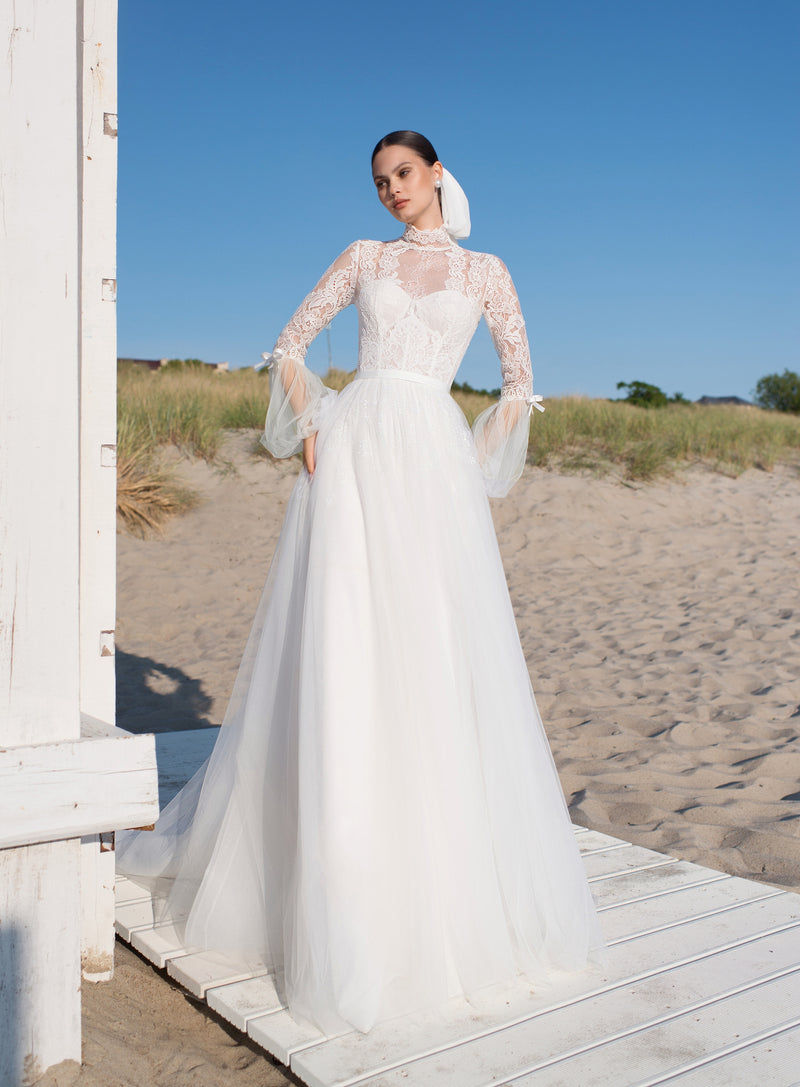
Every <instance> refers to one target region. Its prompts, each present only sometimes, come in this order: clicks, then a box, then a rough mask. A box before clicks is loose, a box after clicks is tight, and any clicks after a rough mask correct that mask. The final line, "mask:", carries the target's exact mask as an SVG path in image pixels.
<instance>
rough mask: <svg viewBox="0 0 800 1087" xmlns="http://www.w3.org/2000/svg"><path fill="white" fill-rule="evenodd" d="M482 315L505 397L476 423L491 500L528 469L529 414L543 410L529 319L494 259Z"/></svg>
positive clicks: (477, 443)
mask: <svg viewBox="0 0 800 1087" xmlns="http://www.w3.org/2000/svg"><path fill="white" fill-rule="evenodd" d="M483 316H484V318H485V320H486V324H487V325H488V326H489V331H490V332H491V334H492V341H493V342H494V346H495V349H496V351H497V354H498V355H499V357H500V367H501V371H502V375H503V385H502V389H501V391H500V399H499V400H498V402H497V403H496V404H493V405H492V406H491V407H490V408H487V409H486V410H485V411H482V412H481V414H480V415H479V416H478V417H477V419H476V420H475V422H474V423H473V424H472V433H473V436H474V438H475V448H476V451H477V454H478V461H479V463H480V466H481V471H482V472H483V478H484V482H485V484H486V492H487V494H488V495H489V496H490V497H491V498H502V497H503V495H506V494H508V492H509V491H510V490H511V488H512V487H513V486H514V484H515V483H516V482H517V480H518V479H519V477H520V476H521V475H522V470H523V468H524V467H525V458H526V456H527V453H528V434H529V431H530V415H531V412H532V410H533V408H534V407H536V408H537V409H538V410H539V411H544V408H543V407H542V406H541V399H542V398H541V397H540V396H534V395H533V376H532V373H531V358H530V352H529V350H528V338H527V335H526V333H525V321H524V320H523V317H522V312H521V311H520V308H519V299H518V298H517V292H516V290H515V289H514V284H513V283H512V281H511V276H510V275H509V274H508V269H507V268H506V266H505V265H504V264H503V262H502V261H500V260H497V258H494V261H493V265H492V269H491V271H490V274H489V277H488V280H487V286H486V293H485V295H484V302H483Z"/></svg>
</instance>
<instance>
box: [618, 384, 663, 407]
mask: <svg viewBox="0 0 800 1087" xmlns="http://www.w3.org/2000/svg"><path fill="white" fill-rule="evenodd" d="M617 388H618V389H627V390H628V393H627V396H626V397H625V402H626V403H628V404H635V405H636V407H638V408H665V407H666V406H667V404H668V403H669V397H668V396H667V394H666V393H665V392H663V391H662V390H661V389H659V387H658V385H648V384H647V382H646V381H618V382H617Z"/></svg>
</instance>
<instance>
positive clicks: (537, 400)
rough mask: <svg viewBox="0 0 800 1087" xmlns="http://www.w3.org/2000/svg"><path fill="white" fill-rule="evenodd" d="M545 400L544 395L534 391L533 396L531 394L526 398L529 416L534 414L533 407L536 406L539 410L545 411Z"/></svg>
mask: <svg viewBox="0 0 800 1087" xmlns="http://www.w3.org/2000/svg"><path fill="white" fill-rule="evenodd" d="M543 400H544V397H543V396H539V395H538V394H537V393H534V395H533V396H529V397H528V398H527V399H526V401H525V403H526V404H527V405H528V415H529V416H530V415H533V409H534V408H536V410H537V411H544V404H543V403H542V401H543Z"/></svg>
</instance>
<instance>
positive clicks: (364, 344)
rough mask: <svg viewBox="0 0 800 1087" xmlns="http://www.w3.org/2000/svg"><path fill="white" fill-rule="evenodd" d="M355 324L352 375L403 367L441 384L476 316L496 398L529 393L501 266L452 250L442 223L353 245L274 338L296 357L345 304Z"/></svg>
mask: <svg viewBox="0 0 800 1087" xmlns="http://www.w3.org/2000/svg"><path fill="white" fill-rule="evenodd" d="M353 302H355V304H356V306H357V308H358V312H359V319H360V330H359V369H362V370H368V369H402V370H411V371H414V372H417V373H421V374H425V375H428V376H430V377H435V378H438V379H439V380H441V381H444V382H447V383H448V384H450V383H451V382H452V381H453V378H454V377H455V374H456V371H457V370H458V367H459V365H460V363H461V360H462V358H463V357H464V352H465V351H466V349H467V347H468V345H469V342H470V340H471V339H472V336H473V334H474V332H475V329H476V327H477V325H478V322H479V320H480V318H481V315H483V317H484V318H485V320H486V323H487V325H488V326H489V330H490V332H491V335H492V340H493V342H494V345H495V348H496V350H497V353H498V355H499V357H500V364H501V372H502V377H503V385H502V396H503V398H504V399H507V400H517V399H518V400H524V399H526V398H527V397H529V396H530V394H531V391H532V378H531V364H530V354H529V350H528V342H527V337H526V334H525V322H524V320H523V318H522V313H521V312H520V308H519V301H518V299H517V294H516V291H515V290H514V285H513V283H512V281H511V277H510V276H509V274H508V271H507V269H506V267H505V265H504V264H503V263H502V261H500V260H498V259H497V257H494V256H491V255H489V254H488V253H473V252H471V251H469V250H464V249H461V247H460V246H459V245H457V244H456V243H455V242H454V241H453V240H452V239H451V238H450V235H449V234H448V233H447V231H446V230H445V229H444V227H440V228H438V229H437V230H418V229H416V228H415V227H413V226H408V227H406V230H405V232H404V234H403V235H402V237H400V238H397V239H396V240H395V241H391V242H377V241H358V242H354V243H353V244H352V245H351V246H349V247H348V248H347V249H346V250H345V251H344V252H343V253H342V254H341V256H339V257H337V259H336V260H335V261H334V262H333V264H332V265H331V266H330V268H329V269H328V270H327V271H326V272H325V274H324V275H323V276H322V278H321V279H320V281H319V283H318V284H317V285H316V287H315V288H314V290H313V291H312V292H311V293H310V294H309V295H308V297H307V298H306V299H305V300H304V301H303V302H302V304H301V305H300V307H299V308H298V310H297V312H296V313H295V314H294V316H293V317H292V319H291V321H290V322H289V323H288V325H287V326H286V328H285V329H284V330H283V332H282V333H281V334H280V336H279V338H278V341H277V343H276V344H275V350H280V351H283V352H284V354H285V355H286V356H287V357H289V358H291V359H294V360H296V361H298V362H299V361H302V359H303V358H305V354H306V351H307V349H308V346H309V344H310V343H311V341H312V340H313V339H314V337H315V336H317V335H318V334H319V333H320V332H321V331H322V330H323V329H324V328H325V326H326V325H327V324H328V323H329V322H330V321H331V320H332V319H333V317H335V316H336V314H337V313H339V312H340V311H341V310H342V309H344V308H345V307H346V306H348V305H350V304H351V303H353Z"/></svg>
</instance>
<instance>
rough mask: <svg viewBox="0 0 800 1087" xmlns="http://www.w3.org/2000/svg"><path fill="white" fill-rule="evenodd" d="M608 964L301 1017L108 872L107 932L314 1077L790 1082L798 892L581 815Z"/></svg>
mask: <svg viewBox="0 0 800 1087" xmlns="http://www.w3.org/2000/svg"><path fill="white" fill-rule="evenodd" d="M575 833H576V835H577V839H578V843H579V845H580V849H581V853H582V855H583V858H584V863H585V865H586V870H587V874H588V876H589V879H590V882H591V884H592V890H593V892H594V896H595V901H596V902H597V904H598V907H599V909H600V911H601V913H600V916H601V921H602V924H603V929H604V932H605V935H606V938H607V940H608V943H609V956H608V962H607V965H606V967H605V969H604V971H603V972H602V973H600V972H597V973H595V974H593V975H591V976H589V977H588V980H587V976H586V975H584V976H583V977H582V978H577V979H576V978H574V977H565V978H563V979H560V980H559V981H558V982H557V983H555V984H554V985H553V986H552V988H549V989H547V990H546V991H544V990H540V991H532V990H531V989H530V988H529V987H528V986H516V987H512V988H506V989H504V990H502V991H495V992H492V993H486V994H484V995H483V996H482V997H481V1002H480V1004H479V1005H478V1006H473V1005H471V1004H466V1003H464V1002H463V1001H458V1000H456V1001H452V1002H451V1004H450V1005H448V1006H447V1008H445V1009H443V1010H442V1011H441V1012H437V1013H435V1014H425V1015H422V1014H420V1015H413V1016H407V1017H403V1018H399V1019H393V1020H390V1021H387V1022H384V1023H382V1024H379V1025H378V1026H376V1027H374V1028H373V1030H371V1031H370V1032H369V1034H366V1035H363V1034H359V1033H358V1032H352V1033H347V1034H342V1035H335V1036H330V1037H326V1036H325V1035H322V1034H319V1033H317V1032H315V1031H310V1030H307V1029H305V1028H303V1027H301V1026H299V1025H298V1024H297V1023H296V1022H295V1021H294V1020H293V1019H292V1017H291V1016H290V1015H289V1013H288V1012H287V1011H286V1009H285V1007H283V1006H282V1005H281V1003H280V1000H279V998H278V996H277V994H276V990H275V985H274V983H273V979H272V977H271V976H270V975H268V974H267V973H265V972H264V971H263V970H261V971H259V970H258V969H255V970H254V969H253V968H252V967H250V968H248V967H247V966H245V965H242V964H237V963H234V962H231V961H230V960H227V959H225V958H224V957H223V956H221V955H216V954H213V953H208V952H194V953H193V952H192V950H191V948H185V947H183V946H182V945H181V942H180V940H179V939H178V938H177V937H176V934H175V932H174V930H173V929H172V928H171V927H170V926H168V925H167V926H164V925H161V926H159V925H156V926H154V925H153V905H152V901H151V899H150V896H149V893H148V892H147V891H146V890H144V889H143V888H141V887H139V886H137V884H135V883H133V882H132V881H130V880H127V879H125V878H122V877H120V878H119V879H118V881H117V922H116V925H117V932H118V934H119V936H120V937H121V938H122V939H123V940H125V941H126V942H128V943H130V944H131V945H132V946H133V947H135V948H136V949H137V950H138V951H139V952H141V953H142V954H143V955H144V956H145V957H146V958H148V959H149V960H150V961H151V962H153V963H154V964H155V965H156V966H158V967H161V968H166V970H167V972H168V973H169V975H170V976H171V977H172V978H174V979H175V980H176V981H177V982H179V983H180V984H181V985H182V986H183V987H184V988H186V989H187V990H188V991H189V992H191V993H192V994H194V996H196V997H201V998H205V1000H206V1001H207V1003H208V1005H209V1007H210V1008H212V1009H213V1010H214V1011H215V1012H217V1013H218V1014H219V1015H220V1016H222V1017H223V1018H224V1019H226V1020H228V1022H230V1023H231V1024H233V1025H234V1026H235V1027H236V1028H237V1029H239V1030H241V1031H242V1032H243V1033H247V1034H248V1035H249V1036H250V1038H252V1039H253V1040H254V1041H255V1042H256V1043H257V1044H258V1045H260V1046H262V1047H263V1048H264V1049H265V1050H267V1051H268V1052H269V1053H271V1054H272V1055H273V1056H274V1057H276V1058H277V1059H278V1060H279V1061H281V1062H282V1063H283V1064H285V1065H287V1066H289V1067H290V1068H291V1070H292V1071H293V1072H294V1073H295V1075H296V1076H297V1077H298V1078H299V1079H300V1080H302V1082H303V1083H306V1084H308V1085H309V1087H351V1085H355V1084H358V1085H359V1087H416V1085H419V1087H423V1085H424V1087H429V1085H430V1087H434V1085H435V1087H490V1085H494V1087H502V1085H512V1084H513V1085H514V1087H557V1085H558V1087H600V1085H603V1084H610V1085H613V1087H634V1085H635V1087H655V1085H656V1084H662V1083H669V1084H676V1085H680V1087H701V1085H702V1087H717V1085H719V1087H732V1085H736V1087H747V1085H750V1084H752V1085H753V1087H756V1085H757V1087H798V1085H800V895H797V894H792V893H789V892H786V891H781V890H780V889H778V888H775V887H770V886H767V885H765V884H761V883H755V882H752V881H749V880H744V879H736V878H734V877H732V876H727V875H724V874H723V873H720V872H715V871H712V870H711V869H709V868H702V867H700V866H699V865H695V864H689V863H687V862H685V861H678V860H675V859H674V858H672V857H667V856H665V855H664V854H661V853H654V852H652V851H651V850H648V849H642V848H640V847H638V846H634V845H631V844H630V843H629V842H625V841H621V840H619V839H617V838H610V837H608V836H607V835H604V834H598V833H596V832H595V831H591V830H585V829H583V828H582V827H576V828H575Z"/></svg>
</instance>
